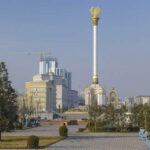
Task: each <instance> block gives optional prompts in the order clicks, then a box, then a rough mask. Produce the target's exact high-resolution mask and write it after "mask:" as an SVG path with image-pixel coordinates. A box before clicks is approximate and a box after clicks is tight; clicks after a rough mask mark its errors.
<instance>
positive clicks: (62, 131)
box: [59, 125, 68, 137]
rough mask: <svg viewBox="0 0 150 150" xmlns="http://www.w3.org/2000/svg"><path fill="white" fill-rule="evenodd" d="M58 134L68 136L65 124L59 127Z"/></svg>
mask: <svg viewBox="0 0 150 150" xmlns="http://www.w3.org/2000/svg"><path fill="white" fill-rule="evenodd" d="M59 135H60V136H65V137H66V136H68V128H67V127H66V126H65V125H63V126H60V127H59Z"/></svg>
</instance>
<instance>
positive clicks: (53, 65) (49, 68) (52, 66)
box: [39, 57, 71, 89]
mask: <svg viewBox="0 0 150 150" xmlns="http://www.w3.org/2000/svg"><path fill="white" fill-rule="evenodd" d="M50 72H52V73H53V74H54V75H56V76H62V77H64V78H65V79H67V87H68V88H69V89H71V72H68V71H67V70H66V69H61V68H59V67H58V61H57V59H56V58H53V57H46V58H41V59H40V63H39V74H49V73H50Z"/></svg>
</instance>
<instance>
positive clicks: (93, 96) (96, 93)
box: [84, 7, 106, 106]
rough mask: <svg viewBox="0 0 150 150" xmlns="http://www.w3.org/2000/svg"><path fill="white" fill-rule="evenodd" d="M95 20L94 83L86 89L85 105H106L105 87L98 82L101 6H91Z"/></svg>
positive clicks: (93, 20)
mask: <svg viewBox="0 0 150 150" xmlns="http://www.w3.org/2000/svg"><path fill="white" fill-rule="evenodd" d="M91 14H92V17H91V19H92V22H93V83H92V84H91V85H89V86H87V87H86V88H85V89H84V95H85V105H86V106H91V105H95V104H96V105H99V106H103V105H106V92H105V89H104V88H103V87H102V86H101V85H100V84H99V83H98V55H97V27H98V20H99V17H98V15H99V14H100V8H99V7H95V8H94V7H92V8H91Z"/></svg>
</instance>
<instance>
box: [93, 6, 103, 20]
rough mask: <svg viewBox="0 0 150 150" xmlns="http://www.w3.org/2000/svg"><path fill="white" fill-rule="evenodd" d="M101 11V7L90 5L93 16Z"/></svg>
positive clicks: (95, 16)
mask: <svg viewBox="0 0 150 150" xmlns="http://www.w3.org/2000/svg"><path fill="white" fill-rule="evenodd" d="M100 13H101V9H100V8H99V7H98V6H97V7H95V8H94V7H91V14H92V15H93V18H97V16H98V15H99V14H100Z"/></svg>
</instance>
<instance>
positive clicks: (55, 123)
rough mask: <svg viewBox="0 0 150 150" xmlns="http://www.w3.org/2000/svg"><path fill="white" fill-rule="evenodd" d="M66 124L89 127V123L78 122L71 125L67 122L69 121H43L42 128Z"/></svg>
mask: <svg viewBox="0 0 150 150" xmlns="http://www.w3.org/2000/svg"><path fill="white" fill-rule="evenodd" d="M64 123H65V124H66V125H85V126H86V125H87V121H77V122H76V123H75V124H73V123H70V120H67V121H42V122H41V123H40V125H41V126H44V125H63V124H64Z"/></svg>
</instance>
